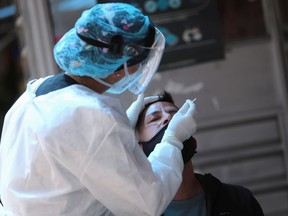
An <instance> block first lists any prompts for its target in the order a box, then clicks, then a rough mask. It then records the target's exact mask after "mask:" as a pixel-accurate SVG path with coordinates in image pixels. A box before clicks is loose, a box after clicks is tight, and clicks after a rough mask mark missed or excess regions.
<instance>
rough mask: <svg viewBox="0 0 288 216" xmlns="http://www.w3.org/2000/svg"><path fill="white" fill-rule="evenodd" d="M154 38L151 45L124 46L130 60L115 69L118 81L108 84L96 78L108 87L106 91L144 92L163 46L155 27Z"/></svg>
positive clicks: (156, 67) (160, 55) (159, 59)
mask: <svg viewBox="0 0 288 216" xmlns="http://www.w3.org/2000/svg"><path fill="white" fill-rule="evenodd" d="M155 30H156V32H155V40H154V43H153V44H152V46H151V47H143V46H140V45H137V44H128V45H126V46H125V47H124V51H123V52H124V53H123V54H124V55H125V56H129V57H130V60H128V61H127V62H126V63H124V67H123V68H122V69H119V70H117V73H119V74H120V75H119V76H120V77H123V78H122V79H120V80H119V81H118V82H116V83H114V84H110V83H107V82H105V81H104V80H102V79H96V80H98V81H99V82H100V83H102V84H104V85H106V86H108V87H110V88H109V89H108V90H107V92H109V93H112V94H120V93H122V92H124V91H125V90H127V89H129V91H130V92H132V93H134V94H140V93H142V92H144V91H145V90H146V88H147V86H148V85H149V83H150V81H151V80H152V78H153V76H154V74H155V72H156V71H157V69H158V66H159V64H160V61H161V59H162V55H163V51H164V48H165V38H164V36H163V34H162V33H161V32H160V31H159V30H158V29H157V28H155Z"/></svg>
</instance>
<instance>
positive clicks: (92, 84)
mask: <svg viewBox="0 0 288 216" xmlns="http://www.w3.org/2000/svg"><path fill="white" fill-rule="evenodd" d="M68 76H70V77H71V78H72V79H74V80H75V81H76V82H78V83H79V84H80V85H83V86H86V87H87V88H89V89H91V90H93V91H95V92H97V93H99V94H102V93H104V92H105V91H106V90H107V89H108V87H106V86H104V85H103V84H101V83H99V82H98V81H96V80H94V79H92V78H91V77H87V76H74V75H68Z"/></svg>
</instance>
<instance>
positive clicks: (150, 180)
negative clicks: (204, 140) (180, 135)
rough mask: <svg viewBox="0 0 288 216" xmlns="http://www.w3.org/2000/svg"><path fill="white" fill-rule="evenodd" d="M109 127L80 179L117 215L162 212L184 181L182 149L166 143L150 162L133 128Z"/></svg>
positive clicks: (125, 215) (155, 213) (158, 213)
mask: <svg viewBox="0 0 288 216" xmlns="http://www.w3.org/2000/svg"><path fill="white" fill-rule="evenodd" d="M110 129H111V130H110V131H107V133H106V135H107V136H106V137H105V139H104V140H102V142H101V144H100V147H99V149H98V150H97V151H96V152H95V154H94V155H93V156H92V157H91V160H90V161H89V162H88V161H87V165H86V167H85V170H84V172H83V173H82V176H81V181H82V182H83V184H84V185H85V186H86V187H87V188H88V189H89V190H90V192H91V193H92V194H93V195H94V196H95V198H96V199H97V200H98V201H100V202H101V203H102V204H103V205H104V206H106V207H107V208H108V209H109V210H110V211H111V212H113V214H115V215H119V216H121V215H123V216H127V215H151V216H152V215H153V216H155V215H161V213H162V212H163V211H164V210H165V208H166V207H167V206H168V204H169V203H170V201H171V200H172V199H173V197H174V195H175V193H176V191H177V190H178V187H179V185H180V183H181V180H182V169H183V160H182V156H181V151H180V150H179V149H177V148H175V147H174V146H172V145H169V144H165V145H163V146H161V148H158V149H157V155H156V153H155V154H154V157H153V158H151V160H150V161H151V164H150V163H149V161H148V160H147V158H146V156H145V155H144V153H143V152H142V150H141V148H140V147H139V145H138V143H137V142H136V139H135V135H134V132H133V131H132V130H131V129H130V128H127V127H126V128H125V127H124V126H123V125H122V127H120V125H117V124H115V125H113V126H112V127H110Z"/></svg>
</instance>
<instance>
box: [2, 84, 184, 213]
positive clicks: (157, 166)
mask: <svg viewBox="0 0 288 216" xmlns="http://www.w3.org/2000/svg"><path fill="white" fill-rule="evenodd" d="M43 80H44V79H40V80H37V81H35V82H33V83H32V82H31V83H32V84H31V83H29V84H28V86H27V90H26V92H25V93H24V94H23V95H22V96H21V97H20V98H19V99H18V101H17V102H16V103H15V104H14V105H13V107H12V108H11V109H10V110H9V112H8V113H7V115H6V117H5V123H4V126H3V133H2V140H1V148H0V149H1V150H0V152H1V153H0V156H1V179H0V184H1V188H0V189H1V191H0V194H1V199H2V202H3V204H4V207H5V212H6V215H9V216H12V215H13V216H16V215H17V216H19V215H21V216H22V215H25V216H26V215H27V216H28V215H29V216H57V215H61V216H66V215H67V216H82V215H85V216H90V215H91V216H92V215H93V216H96V215H97V216H98V215H117V216H121V215H123V216H130V215H131V216H132V215H133V216H141V215H153V216H156V215H160V214H161V213H162V212H163V211H164V209H165V208H166V207H167V205H168V204H169V202H170V200H171V199H172V198H173V196H174V195H175V193H176V191H177V189H178V187H179V185H180V182H181V178H182V169H183V162H182V156H181V151H180V150H179V149H177V148H176V147H174V146H172V145H170V144H168V143H164V144H160V145H157V147H156V149H155V151H154V152H153V153H152V154H151V155H150V157H149V159H148V160H149V161H150V163H149V161H148V160H147V158H146V157H145V155H144V154H143V152H142V150H141V148H140V147H139V145H138V143H137V140H136V138H135V134H134V131H133V130H132V129H131V128H130V127H129V126H128V125H129V122H128V118H127V116H126V114H125V110H124V108H123V107H122V105H121V104H120V101H119V100H118V99H115V98H112V97H109V96H105V95H99V94H97V93H96V92H94V91H92V90H90V89H88V88H86V87H84V86H81V85H77V84H76V85H71V86H68V87H66V88H63V89H60V90H57V91H53V92H50V93H48V94H46V95H42V96H38V97H36V96H35V93H34V92H35V90H36V88H37V87H38V86H39V85H40V83H41V82H43Z"/></svg>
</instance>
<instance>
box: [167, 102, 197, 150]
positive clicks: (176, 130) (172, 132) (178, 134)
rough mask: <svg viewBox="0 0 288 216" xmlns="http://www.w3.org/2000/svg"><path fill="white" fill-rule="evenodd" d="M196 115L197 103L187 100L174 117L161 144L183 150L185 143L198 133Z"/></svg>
mask: <svg viewBox="0 0 288 216" xmlns="http://www.w3.org/2000/svg"><path fill="white" fill-rule="evenodd" d="M194 113H195V103H194V102H193V101H191V100H189V99H188V100H186V102H185V103H184V104H183V106H182V107H181V108H180V109H179V110H178V112H177V113H176V114H175V115H174V116H173V117H172V119H171V121H170V123H169V125H168V128H167V130H166V131H165V133H164V136H163V138H162V141H161V142H168V143H170V144H172V145H175V146H176V147H178V148H179V149H180V150H181V149H182V148H183V142H184V141H185V140H187V139H189V138H190V137H191V136H192V135H193V134H194V133H195V132H196V127H197V125H196V122H195V120H194Z"/></svg>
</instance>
